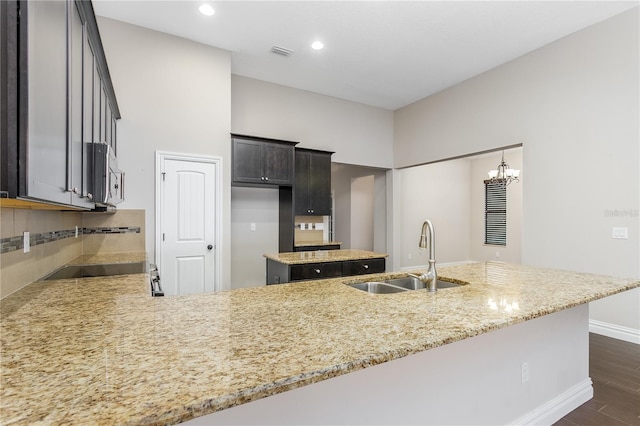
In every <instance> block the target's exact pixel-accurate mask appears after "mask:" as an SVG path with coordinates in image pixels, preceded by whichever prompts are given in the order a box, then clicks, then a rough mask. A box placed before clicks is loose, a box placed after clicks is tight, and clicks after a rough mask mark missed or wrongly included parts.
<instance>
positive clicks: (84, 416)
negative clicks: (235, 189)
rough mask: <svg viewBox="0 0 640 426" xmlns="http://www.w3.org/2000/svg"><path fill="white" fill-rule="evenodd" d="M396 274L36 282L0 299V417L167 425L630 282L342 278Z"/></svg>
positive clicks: (503, 270)
mask: <svg viewBox="0 0 640 426" xmlns="http://www.w3.org/2000/svg"><path fill="white" fill-rule="evenodd" d="M415 272H419V270H416V271H415ZM403 275H406V274H405V273H385V274H374V275H367V276H359V277H348V278H339V279H330V280H319V281H305V282H298V283H289V284H280V285H273V286H263V287H257V288H244V289H237V290H231V291H224V292H219V293H215V294H214V293H208V294H197V295H189V296H175V297H159V298H152V297H150V296H149V294H148V282H147V279H148V277H147V275H146V274H136V275H127V276H120V277H104V278H84V279H69V280H57V281H47V282H35V283H33V284H30V285H29V286H27V287H25V288H24V289H22V290H20V291H18V292H16V293H14V294H12V295H11V296H8V297H6V298H5V299H3V300H2V301H1V302H0V312H1V315H2V321H1V330H0V331H1V334H0V336H1V343H2V346H1V353H0V355H1V357H0V359H1V361H0V362H1V367H2V368H1V383H2V387H1V389H0V400H1V401H2V404H1V407H0V423H2V424H3V425H9V424H31V423H38V422H42V423H46V424H60V423H70V424H165V423H177V422H180V421H184V420H187V419H191V418H194V417H198V416H200V415H205V414H209V413H212V412H215V411H218V410H222V409H225V408H228V407H232V406H235V405H239V404H242V403H245V402H249V401H252V400H256V399H259V398H263V397H266V396H268V395H273V394H276V393H280V392H285V391H287V390H290V389H294V388H297V387H300V386H304V385H306V384H310V383H314V382H318V381H321V380H325V379H329V378H331V377H335V376H339V375H342V374H347V373H350V372H353V371H356V370H359V369H363V368H367V367H370V366H373V365H375V364H379V363H382V362H386V361H390V360H393V359H397V358H400V357H404V356H407V355H410V354H413V353H417V352H421V351H424V350H428V349H430V348H435V347H438V346H442V345H445V344H448V343H451V342H455V341H458V340H462V339H465V338H468V337H472V336H475V335H478V334H482V333H486V332H489V331H492V330H495V329H499V328H503V327H506V326H509V325H512V324H516V323H520V322H523V321H527V320H529V319H532V318H536V317H539V316H542V315H545V314H550V313H553V312H557V311H559V310H562V309H566V308H570V307H573V306H577V305H579V304H583V303H587V302H590V301H593V300H596V299H599V298H602V297H606V296H609V295H612V294H615V293H619V292H622V291H625V290H629V289H632V288H636V287H640V281H638V280H636V279H625V278H614V277H607V276H599V275H591V274H583V273H576V272H568V271H559V270H551V269H542V268H534V267H527V266H521V265H512V264H506V263H499V262H489V263H474V264H460V265H452V266H443V267H440V268H439V275H440V276H441V277H442V278H444V279H449V280H456V281H458V282H466V283H468V284H467V285H463V286H460V287H457V288H450V289H443V290H439V291H438V292H436V293H427V292H426V291H424V290H417V291H407V292H402V293H395V294H385V295H376V294H368V293H365V292H363V291H360V290H357V289H354V288H351V287H348V286H346V285H344V283H353V282H359V281H366V280H382V279H385V278H393V277H398V276H403ZM267 325H268V326H267ZM363 330H367V332H366V333H363Z"/></svg>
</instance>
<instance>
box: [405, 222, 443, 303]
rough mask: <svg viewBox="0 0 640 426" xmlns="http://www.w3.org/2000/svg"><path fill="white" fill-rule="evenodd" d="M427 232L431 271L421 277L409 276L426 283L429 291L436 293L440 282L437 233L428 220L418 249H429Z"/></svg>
mask: <svg viewBox="0 0 640 426" xmlns="http://www.w3.org/2000/svg"><path fill="white" fill-rule="evenodd" d="M427 231H428V232H429V234H428V245H429V269H428V270H427V272H425V273H424V274H422V275H420V276H418V275H413V274H409V275H411V276H412V277H414V278H417V279H419V280H420V281H422V282H423V283H425V285H426V287H427V291H436V284H437V282H438V273H437V272H436V240H435V231H434V230H433V224H432V223H431V221H430V220H428V219H427V220H425V221H424V223H423V224H422V233H421V235H420V242H419V243H418V247H420V248H421V249H426V248H427Z"/></svg>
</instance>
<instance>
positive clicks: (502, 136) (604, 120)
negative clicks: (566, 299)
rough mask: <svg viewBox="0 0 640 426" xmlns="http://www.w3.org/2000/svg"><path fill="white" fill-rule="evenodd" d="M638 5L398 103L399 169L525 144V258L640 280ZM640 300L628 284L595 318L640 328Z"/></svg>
mask: <svg viewBox="0 0 640 426" xmlns="http://www.w3.org/2000/svg"><path fill="white" fill-rule="evenodd" d="M638 10H639V9H638V8H635V9H633V10H631V11H628V12H625V13H622V14H620V15H618V16H616V17H613V18H611V19H609V20H606V21H603V22H601V23H599V24H596V25H593V26H591V27H588V28H586V29H584V30H582V31H579V32H577V33H574V34H572V35H570V36H567V37H565V38H563V39H561V40H558V41H556V42H554V43H551V44H549V45H547V46H545V47H543V48H541V49H539V50H536V51H534V52H532V53H530V54H527V55H525V56H523V57H521V58H518V59H516V60H514V61H512V62H509V63H507V64H505V65H502V66H500V67H498V68H495V69H493V70H491V71H488V72H486V73H484V74H481V75H479V76H477V77H474V78H472V79H470V80H467V81H465V82H463V83H461V84H458V85H457V86H454V87H452V88H450V89H447V90H445V91H443V92H440V93H438V94H436V95H434V96H431V97H429V98H425V99H423V100H421V101H418V102H416V103H415V104H412V105H409V106H407V107H405V108H402V109H400V110H398V111H396V113H395V122H394V125H395V148H394V154H395V159H394V161H395V166H396V167H399V166H408V165H412V164H420V163H426V162H431V161H435V160H439V159H443V158H449V157H455V156H459V155H464V154H468V153H473V152H480V151H485V150H490V149H493V148H497V147H500V146H507V145H511V144H515V143H523V161H524V163H523V169H525V170H526V175H525V176H524V177H523V187H526V190H525V191H524V193H523V201H522V203H523V219H522V220H523V234H522V262H523V263H525V264H533V265H542V266H548V267H558V268H564V269H571V270H578V271H584V272H595V273H604V274H612V275H621V276H630V277H640V237H639V233H640V217H638V213H637V212H638V209H639V204H640V188H639V186H640V152H639V150H640V138H639V127H640V123H639V117H640V111H639V78H638V75H639V73H640V70H639V63H640V60H639V59H640V58H639V51H640V46H639V36H638V34H639V30H638ZM525 179H526V181H525ZM616 210H618V211H622V212H628V213H624V214H623V215H619V216H611V215H608V214H607V212H609V211H616ZM613 226H623V227H627V228H628V230H629V239H627V240H614V239H612V238H611V231H612V230H611V228H612V227H613ZM440 235H441V236H440V238H441V239H442V232H441V233H440ZM639 305H640V291H639V290H634V291H630V292H625V293H623V294H620V295H617V296H614V297H609V298H606V299H604V300H602V301H598V302H597V303H592V304H591V318H592V319H594V320H599V321H603V322H607V323H611V324H615V325H618V326H621V327H626V328H629V329H633V330H636V331H635V333H638V329H639V328H640V326H639V324H640V310H639V309H638V306H639Z"/></svg>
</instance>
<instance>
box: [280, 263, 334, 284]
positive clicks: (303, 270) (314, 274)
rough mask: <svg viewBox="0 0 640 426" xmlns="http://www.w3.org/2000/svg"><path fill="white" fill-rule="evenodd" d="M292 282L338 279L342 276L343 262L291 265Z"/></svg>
mask: <svg viewBox="0 0 640 426" xmlns="http://www.w3.org/2000/svg"><path fill="white" fill-rule="evenodd" d="M290 268H291V269H290V277H289V279H290V280H291V281H300V280H314V279H319V278H336V277H341V276H342V262H325V263H307V264H304V265H291V267H290Z"/></svg>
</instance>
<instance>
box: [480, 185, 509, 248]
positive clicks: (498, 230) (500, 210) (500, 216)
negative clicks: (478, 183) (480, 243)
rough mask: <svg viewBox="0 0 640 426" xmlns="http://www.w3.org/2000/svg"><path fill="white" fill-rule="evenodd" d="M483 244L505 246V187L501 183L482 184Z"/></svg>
mask: <svg viewBox="0 0 640 426" xmlns="http://www.w3.org/2000/svg"><path fill="white" fill-rule="evenodd" d="M484 194H485V208H484V243H485V244H492V245H498V246H506V245H507V186H506V185H505V184H504V183H502V182H491V181H488V180H487V181H485V182H484Z"/></svg>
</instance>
